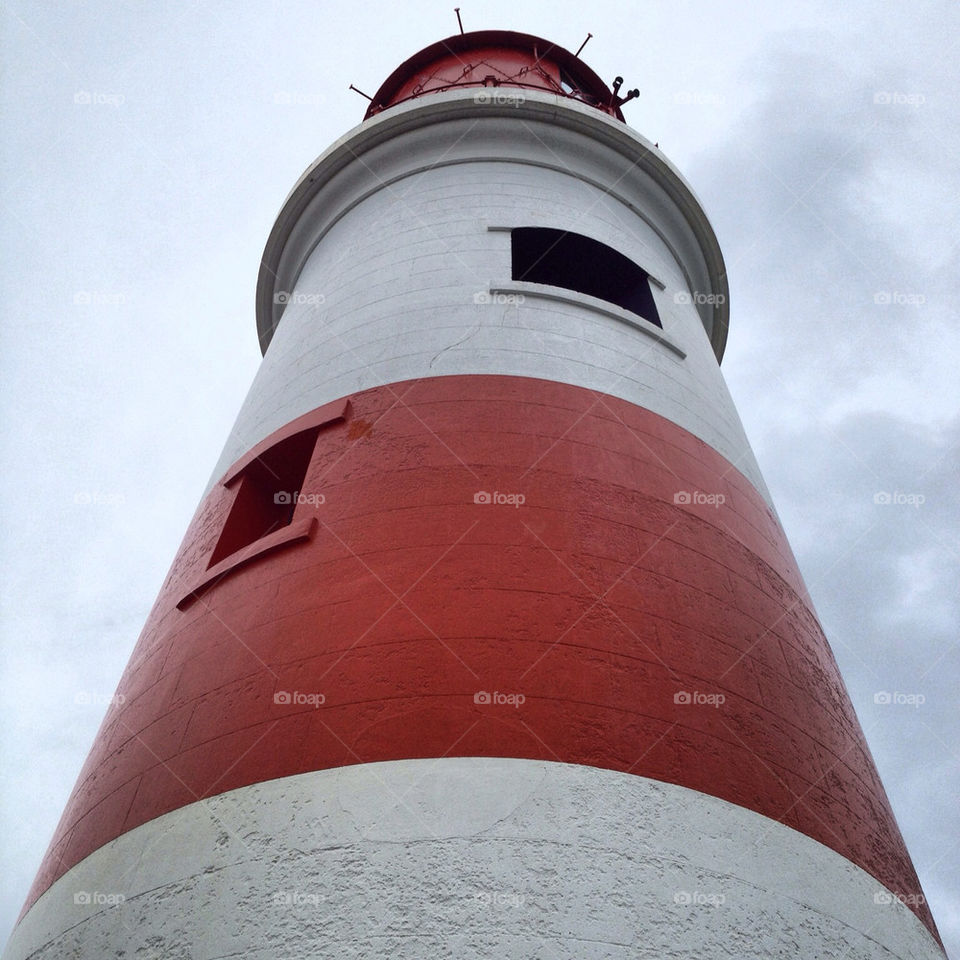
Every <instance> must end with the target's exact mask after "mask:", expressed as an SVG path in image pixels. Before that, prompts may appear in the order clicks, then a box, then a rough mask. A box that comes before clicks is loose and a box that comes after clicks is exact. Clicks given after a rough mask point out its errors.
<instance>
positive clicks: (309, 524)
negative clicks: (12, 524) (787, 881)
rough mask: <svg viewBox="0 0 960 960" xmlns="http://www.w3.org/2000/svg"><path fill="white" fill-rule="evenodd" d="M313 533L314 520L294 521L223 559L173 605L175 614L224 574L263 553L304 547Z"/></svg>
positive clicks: (196, 598)
mask: <svg viewBox="0 0 960 960" xmlns="http://www.w3.org/2000/svg"><path fill="white" fill-rule="evenodd" d="M316 531H317V518H316V517H310V518H309V519H308V520H300V521H295V522H294V523H291V524H289V525H288V526H286V527H282V528H281V529H280V530H277V531H276V532H275V533H270V534H268V535H267V536H265V537H261V538H260V539H259V540H255V541H254V542H253V543H251V544H249V545H248V546H246V547H244V548H243V549H242V550H238V551H237V552H236V553H232V554H230V556H229V557H224V558H223V559H222V560H221V561H220V562H219V563H218V564H216V565H215V566H213V567H210V569H209V570H207V571H205V572H204V574H203V578H202V579H201V580H200V581H199V583H197V584H196V585H195V586H194V587H193V588H192V589H191V590H190V592H189V593H187V594H186V595H185V596H183V597H182V598H181V599H180V601H179V602H178V603H177V609H178V610H186V609H187V608H188V607H190V606H191V605H192V604H193V602H194V601H195V600H198V599H199V598H200V597H201V596H202V595H203V594H204V593H206V592H207V591H208V590H209V589H210V588H211V587H213V586H215V585H216V584H217V583H219V582H220V580H222V579H223V578H224V577H225V576H227V574H230V573H232V572H233V571H234V570H238V569H239V568H240V567H244V566H246V565H247V564H248V563H250V562H251V561H253V560H256V559H258V558H259V557H262V556H264V555H265V554H267V553H273V552H274V551H275V550H281V549H284V548H286V547H290V546H293V545H294V544H295V543H304V542H306V541H309V540H312V539H313V537H314V534H315V533H316Z"/></svg>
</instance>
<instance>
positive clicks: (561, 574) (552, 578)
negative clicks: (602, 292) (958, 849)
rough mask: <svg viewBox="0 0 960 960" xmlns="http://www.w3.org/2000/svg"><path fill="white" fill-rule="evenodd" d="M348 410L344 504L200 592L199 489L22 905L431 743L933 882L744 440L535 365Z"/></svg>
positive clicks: (901, 888) (211, 515)
mask: <svg viewBox="0 0 960 960" xmlns="http://www.w3.org/2000/svg"><path fill="white" fill-rule="evenodd" d="M331 409H332V408H331ZM337 411H342V412H343V413H344V416H343V417H342V418H341V419H337V420H335V421H333V422H331V423H329V424H328V425H327V426H325V427H324V428H322V429H321V431H320V433H319V437H318V441H317V446H316V450H315V452H314V456H313V459H312V461H311V465H310V468H309V470H308V473H307V480H306V482H305V483H304V488H303V491H302V493H304V494H305V495H308V496H309V495H311V494H313V495H314V499H315V500H317V499H319V498H318V496H317V495H322V497H323V499H324V501H325V502H323V503H318V502H314V503H307V502H305V503H302V504H301V505H300V506H298V508H297V512H296V514H295V521H296V522H300V521H302V520H305V519H307V518H311V517H316V519H317V521H318V522H317V524H316V527H315V533H314V534H313V537H312V539H310V540H308V541H301V542H296V543H292V544H290V545H288V546H285V547H283V548H281V549H278V550H276V551H274V552H272V553H269V554H267V555H265V556H263V557H262V558H257V559H255V560H253V561H251V562H249V563H247V564H245V565H243V566H241V567H239V568H237V569H235V570H233V571H232V572H229V573H227V574H226V575H225V576H224V578H223V579H222V580H221V581H220V582H218V583H216V584H215V585H214V586H212V587H211V588H209V589H208V590H207V591H206V592H205V593H204V594H203V595H202V596H201V597H200V598H199V599H197V600H196V601H195V602H193V603H192V604H190V605H189V606H187V607H186V609H184V610H179V609H177V606H176V604H177V603H178V602H179V601H181V600H182V599H183V598H184V596H185V595H187V594H188V593H189V592H190V590H191V589H192V588H193V586H195V585H196V584H197V583H199V582H201V581H202V580H203V577H204V574H205V571H206V568H207V564H208V561H209V559H210V554H211V551H212V550H213V547H214V545H215V543H216V540H217V537H218V536H219V532H220V529H221V527H222V524H223V521H224V518H225V516H226V513H227V511H228V509H229V506H230V503H231V496H232V494H231V491H230V490H229V489H228V488H226V487H224V486H217V487H216V488H215V489H214V490H213V492H212V493H211V494H210V496H209V497H208V498H207V499H206V501H205V502H204V503H203V504H202V505H201V507H200V509H199V510H198V512H197V515H196V517H195V519H194V521H193V523H192V525H191V527H190V529H189V531H188V533H187V535H186V538H185V540H184V543H183V545H182V547H181V550H180V553H179V554H178V556H177V559H176V561H175V563H174V565H173V569H172V570H171V573H170V575H169V577H168V579H167V581H166V583H165V585H164V587H163V590H162V592H161V595H160V597H159V599H158V600H157V603H156V606H155V608H154V610H153V612H152V614H151V616H150V618H149V620H148V622H147V625H146V627H145V629H144V631H143V634H142V636H141V638H140V640H139V642H138V644H137V646H136V649H135V651H134V653H133V656H132V657H131V660H130V663H129V666H128V668H127V671H126V673H125V675H124V677H123V679H122V681H121V683H120V686H119V688H118V692H119V693H120V694H122V695H123V696H124V697H125V702H124V703H123V704H122V705H121V706H119V707H115V708H113V709H112V710H111V712H110V713H109V714H108V716H107V718H106V720H105V721H104V724H103V727H102V729H101V731H100V733H99V735H98V737H97V741H96V743H95V744H94V747H93V750H92V752H91V754H90V757H89V759H88V761H87V763H86V765H85V767H84V769H83V771H82V773H81V776H80V779H79V782H78V784H77V786H76V788H75V790H74V793H73V796H72V798H71V800H70V802H69V804H68V806H67V809H66V811H65V813H64V816H63V819H62V822H61V824H60V826H59V828H58V830H57V833H56V835H55V837H54V840H53V842H52V845H51V848H50V851H49V852H48V854H47V857H46V860H45V862H44V864H43V867H42V868H41V871H40V873H39V875H38V878H37V881H36V883H35V885H34V888H33V890H32V891H31V894H30V898H29V901H28V903H32V902H33V901H34V900H35V899H36V898H37V897H38V896H39V895H40V894H41V893H42V892H43V891H44V890H45V889H46V888H47V886H49V884H50V883H51V882H52V881H53V880H54V879H56V878H57V877H58V876H60V875H61V874H62V873H64V872H65V871H66V870H67V869H68V868H69V867H71V866H72V865H73V864H75V863H77V862H78V861H79V860H80V859H82V858H83V857H85V856H86V855H88V854H89V853H91V852H92V851H93V850H95V849H96V848H98V847H99V846H100V845H102V844H103V843H106V842H107V841H109V840H111V839H112V838H114V837H116V836H118V835H119V834H121V833H123V832H124V831H126V830H129V829H131V828H132V827H135V826H137V825H138V824H142V823H144V822H145V821H147V820H149V819H151V818H153V817H157V816H159V815H161V814H164V813H167V812H169V811H171V810H175V809H177V808H178V807H180V806H182V805H184V804H188V803H191V802H193V801H195V800H198V799H200V798H202V797H207V796H211V795H213V794H216V793H220V792H222V791H225V790H230V789H233V788H235V787H240V786H244V785H247V784H251V783H255V782H258V781H263V780H267V779H271V778H274V777H283V776H288V775H291V774H297V773H301V772H305V771H311V770H320V769H325V768H329V767H335V766H339V765H344V764H354V763H365V762H371V761H381V760H395V759H400V758H409V757H440V756H509V757H526V758H540V759H545V760H557V761H564V762H568V763H579V764H587V765H592V766H597V767H603V768H609V769H614V770H621V771H628V772H632V773H636V774H642V775H644V776H647V777H653V778H656V779H660V780H665V781H669V782H672V783H678V784H682V785H684V786H687V787H690V788H693V789H696V790H701V791H703V792H705V793H708V794H712V795H715V796H717V797H721V798H723V799H725V800H728V801H730V802H732V803H737V804H741V805H743V806H745V807H748V808H749V809H751V810H755V811H757V812H759V813H762V814H764V815H766V816H768V817H772V818H773V819H775V820H779V821H781V822H783V823H785V824H788V825H789V826H791V827H794V828H796V829H798V830H801V831H803V832H804V833H806V834H808V835H809V836H811V837H813V838H815V839H817V840H819V841H821V842H822V843H824V844H826V845H827V846H829V847H832V848H833V849H834V850H836V851H838V852H840V853H841V854H843V855H844V856H846V857H848V858H849V859H851V860H852V861H853V862H854V863H856V864H858V865H860V866H861V867H863V868H864V869H866V870H867V871H869V872H870V873H872V874H873V875H874V876H875V877H877V879H878V880H880V881H881V882H883V883H884V884H885V885H886V886H887V887H889V888H890V889H891V890H893V891H895V892H898V893H901V894H904V895H906V894H910V893H918V892H919V884H918V882H917V878H916V875H915V873H914V871H913V868H912V866H911V863H910V860H909V857H908V855H907V853H906V851H905V848H904V846H903V843H902V841H901V839H900V834H899V831H898V829H897V826H896V824H895V822H894V820H893V817H892V814H891V811H890V808H889V805H888V803H887V800H886V797H885V794H884V792H883V788H882V786H881V784H880V782H879V779H878V777H877V774H876V772H875V770H874V767H873V763H872V761H871V758H870V755H869V753H868V751H867V748H866V745H865V743H864V739H863V736H862V733H861V730H860V727H859V725H858V723H857V720H856V718H855V716H854V713H853V710H852V708H851V705H850V702H849V699H848V697H847V694H846V692H845V690H844V687H843V684H842V681H841V679H840V677H839V674H838V672H837V668H836V665H835V663H834V660H833V657H832V655H831V653H830V651H829V648H828V646H827V643H826V640H825V639H824V637H823V634H822V632H821V630H820V627H819V625H818V623H817V620H816V618H815V616H814V614H813V612H812V609H811V607H810V604H809V601H808V599H807V596H806V593H805V590H804V587H803V584H802V582H801V579H800V576H799V573H798V571H797V568H796V565H795V562H794V560H793V557H792V554H791V553H790V550H789V547H788V545H787V543H786V540H785V538H784V535H783V533H782V531H781V529H780V527H779V524H778V523H777V521H776V519H775V517H774V516H773V515H772V513H771V512H770V510H769V509H768V508H767V506H766V504H765V502H764V500H763V499H762V498H761V497H760V496H759V494H758V493H757V492H756V491H755V490H754V489H753V488H752V486H751V485H750V484H749V483H748V482H747V481H746V479H745V478H744V477H743V476H742V475H741V474H739V473H738V472H737V471H736V470H735V469H734V468H733V467H732V466H731V465H730V464H729V463H728V462H727V461H725V460H724V459H723V458H721V457H720V456H719V455H718V454H717V453H716V452H714V451H713V450H712V449H711V448H710V447H708V446H707V445H705V444H704V443H703V442H702V441H700V440H698V439H696V438H695V437H693V436H692V435H691V434H689V433H687V432H685V431H684V430H682V429H680V428H678V427H677V426H675V425H673V424H671V423H670V422H668V421H666V420H664V419H663V418H661V417H658V416H656V415H654V414H652V413H650V412H648V411H645V410H642V409H639V408H637V407H634V406H632V405H631V404H629V403H626V402H624V401H622V400H618V399H615V398H613V397H610V396H606V395H602V394H597V393H594V392H592V391H589V390H585V389H582V388H579V387H571V386H565V385H563V384H557V383H552V382H548V381H541V380H531V379H525V378H519V377H499V376H462V377H452V376H451V377H441V378H433V379H425V380H419V381H411V382H406V383H399V384H393V385H390V386H386V387H382V388H379V389H375V390H370V391H367V392H364V393H361V394H357V395H354V396H352V397H351V398H350V405H349V407H346V408H345V407H344V406H343V405H342V404H341V405H337ZM308 419H309V418H308ZM281 433H282V432H281ZM478 491H487V492H489V493H491V494H492V493H493V492H494V491H496V492H498V493H500V494H506V495H522V497H523V498H524V502H523V503H522V505H519V506H513V505H506V504H502V505H500V504H495V503H487V504H478V503H475V502H474V498H475V494H476V493H477V492H478ZM681 492H687V493H689V494H694V493H700V494H702V495H705V496H707V497H713V498H714V499H715V500H716V499H717V495H720V496H722V497H723V502H722V503H719V504H717V503H709V502H706V503H700V504H696V503H687V504H685V503H677V502H675V501H676V499H677V494H679V493H681ZM515 499H519V497H515ZM681 499H682V498H681ZM480 691H486V692H487V693H489V694H493V693H494V692H497V693H499V694H505V695H515V694H522V696H523V697H524V698H525V699H524V702H523V703H522V704H520V705H512V704H509V703H501V704H496V703H489V704H485V703H477V702H475V699H476V696H475V695H476V694H477V693H478V692H480ZM281 692H286V693H288V694H290V695H291V699H294V698H293V696H292V695H293V694H295V693H296V694H299V695H301V696H305V697H313V699H314V702H310V701H309V700H306V701H303V702H301V703H295V702H290V703H278V702H276V699H277V694H278V693H281ZM684 693H685V694H689V695H691V699H696V698H697V695H699V696H700V697H701V698H703V697H706V698H707V699H708V701H709V700H710V699H711V698H712V700H714V701H716V700H718V699H719V696H722V697H723V698H724V700H723V702H722V703H711V702H706V703H700V704H697V703H683V702H677V699H678V695H680V694H684ZM321 695H322V697H323V698H324V702H323V703H322V705H319V706H318V705H315V701H317V700H319V698H320V696H321ZM280 699H283V698H280ZM515 699H516V698H515ZM679 699H680V700H682V699H683V697H682V696H681V697H679ZM691 828H692V829H693V828H695V825H691ZM917 912H918V914H919V915H920V916H921V917H922V919H923V920H924V922H925V923H926V924H927V925H928V926H929V927H930V928H931V930H934V927H933V923H932V920H931V918H930V915H929V912H928V911H927V909H926V907H925V906H922V905H921V906H919V907H917ZM934 935H936V933H935V930H934Z"/></svg>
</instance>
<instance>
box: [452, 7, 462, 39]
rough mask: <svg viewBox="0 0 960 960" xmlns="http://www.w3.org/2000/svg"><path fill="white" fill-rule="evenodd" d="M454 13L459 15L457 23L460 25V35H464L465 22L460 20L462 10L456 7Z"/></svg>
mask: <svg viewBox="0 0 960 960" xmlns="http://www.w3.org/2000/svg"><path fill="white" fill-rule="evenodd" d="M453 12H454V13H455V14H456V15H457V23H459V24H460V33H463V21H462V20H461V19H460V8H459V7H454V8H453Z"/></svg>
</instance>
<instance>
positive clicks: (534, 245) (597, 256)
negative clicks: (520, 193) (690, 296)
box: [510, 227, 662, 327]
mask: <svg viewBox="0 0 960 960" xmlns="http://www.w3.org/2000/svg"><path fill="white" fill-rule="evenodd" d="M510 237H511V248H512V256H513V279H514V280H526V281H527V282H529V283H548V284H550V285H551V286H554V287H564V288H565V289H567V290H576V291H577V292H578V293H586V294H588V295H589V296H591V297H597V298H598V299H600V300H606V301H607V302H608V303H614V304H616V305H617V306H618V307H623V309H624V310H629V311H630V312H631V313H636V314H638V315H639V316H641V317H643V319H644V320H649V321H650V322H651V323H655V324H656V325H657V326H658V327H662V324H661V323H660V315H659V314H658V313H657V305H656V304H655V303H654V300H653V294H652V293H651V291H650V281H649V276H648V274H647V272H646V271H645V270H644V269H643V268H642V267H639V266H637V264H635V263H634V262H633V261H632V260H628V259H627V258H626V257H625V256H624V255H623V254H622V253H618V252H617V251H616V250H614V249H613V248H612V247H608V246H607V245H606V244H604V243H600V242H599V241H597V240H591V239H590V237H584V236H582V235H581V234H579V233H569V232H567V231H565V230H551V229H547V228H545V227H517V228H516V229H514V230H511V231H510Z"/></svg>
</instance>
